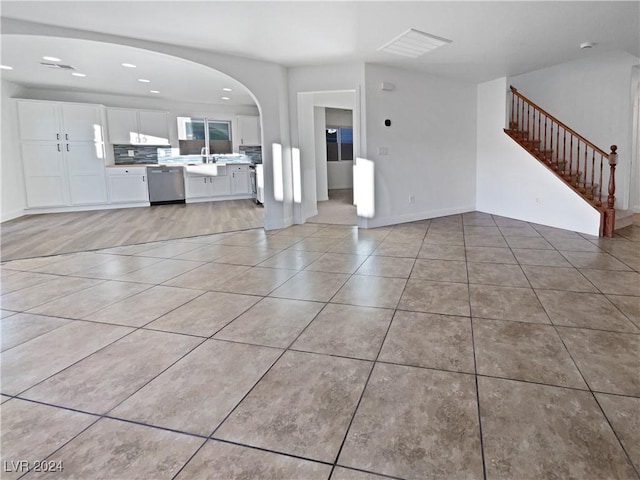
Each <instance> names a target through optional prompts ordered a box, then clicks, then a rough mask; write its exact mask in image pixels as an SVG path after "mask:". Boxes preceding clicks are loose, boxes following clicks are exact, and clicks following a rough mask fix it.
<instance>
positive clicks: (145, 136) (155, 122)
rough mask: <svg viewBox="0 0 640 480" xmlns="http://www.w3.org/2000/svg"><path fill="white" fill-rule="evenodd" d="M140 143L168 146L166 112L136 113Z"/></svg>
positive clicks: (167, 118) (167, 119) (167, 116)
mask: <svg viewBox="0 0 640 480" xmlns="http://www.w3.org/2000/svg"><path fill="white" fill-rule="evenodd" d="M138 118H139V120H140V124H139V130H138V132H139V133H140V143H142V144H145V145H169V115H168V114H167V113H166V112H147V111H141V112H138Z"/></svg>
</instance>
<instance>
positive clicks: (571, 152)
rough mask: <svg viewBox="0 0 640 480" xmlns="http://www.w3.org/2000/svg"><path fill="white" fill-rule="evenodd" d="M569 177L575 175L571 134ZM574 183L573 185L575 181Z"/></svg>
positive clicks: (571, 136) (570, 135)
mask: <svg viewBox="0 0 640 480" xmlns="http://www.w3.org/2000/svg"><path fill="white" fill-rule="evenodd" d="M565 133H566V132H565ZM569 175H573V135H572V134H569ZM576 175H577V173H576ZM576 178H577V176H576ZM572 183H573V180H572Z"/></svg>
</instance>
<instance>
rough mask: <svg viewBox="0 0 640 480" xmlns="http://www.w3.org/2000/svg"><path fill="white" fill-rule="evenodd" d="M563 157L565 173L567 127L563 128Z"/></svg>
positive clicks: (565, 171) (565, 170)
mask: <svg viewBox="0 0 640 480" xmlns="http://www.w3.org/2000/svg"><path fill="white" fill-rule="evenodd" d="M562 131H563V134H562V158H563V159H564V173H567V129H566V128H563V129H562ZM569 174H571V167H569Z"/></svg>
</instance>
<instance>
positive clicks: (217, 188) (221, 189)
mask: <svg viewBox="0 0 640 480" xmlns="http://www.w3.org/2000/svg"><path fill="white" fill-rule="evenodd" d="M209 179H210V182H211V196H212V197H220V196H223V195H229V194H231V193H232V191H231V185H230V184H229V177H228V176H225V177H209Z"/></svg>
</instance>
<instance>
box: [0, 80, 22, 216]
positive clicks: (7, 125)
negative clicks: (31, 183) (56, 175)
mask: <svg viewBox="0 0 640 480" xmlns="http://www.w3.org/2000/svg"><path fill="white" fill-rule="evenodd" d="M1 88H2V101H1V104H0V105H1V108H2V164H1V168H0V177H1V178H0V183H1V188H2V196H1V201H0V212H1V216H0V221H2V222H5V221H7V220H12V219H14V218H18V217H21V216H22V215H24V209H25V208H26V206H27V203H26V195H25V187H24V176H23V173H22V160H21V158H20V143H19V141H18V127H17V122H16V120H17V118H18V115H17V113H16V102H15V101H14V100H12V99H13V98H16V97H20V96H21V92H22V89H21V87H20V86H18V85H16V84H14V83H11V82H7V81H6V80H2V87H1Z"/></svg>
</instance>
